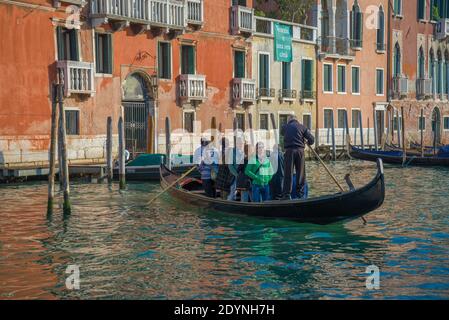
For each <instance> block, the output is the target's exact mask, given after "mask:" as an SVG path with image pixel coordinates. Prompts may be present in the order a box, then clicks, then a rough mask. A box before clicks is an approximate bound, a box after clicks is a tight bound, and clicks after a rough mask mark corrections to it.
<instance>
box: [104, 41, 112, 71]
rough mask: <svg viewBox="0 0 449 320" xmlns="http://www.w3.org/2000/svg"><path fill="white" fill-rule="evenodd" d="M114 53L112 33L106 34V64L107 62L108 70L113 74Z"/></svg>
mask: <svg viewBox="0 0 449 320" xmlns="http://www.w3.org/2000/svg"><path fill="white" fill-rule="evenodd" d="M112 57H113V54H112V35H111V34H107V35H106V50H105V57H104V59H105V62H106V63H105V64H106V72H107V73H110V74H112V65H113V58H112Z"/></svg>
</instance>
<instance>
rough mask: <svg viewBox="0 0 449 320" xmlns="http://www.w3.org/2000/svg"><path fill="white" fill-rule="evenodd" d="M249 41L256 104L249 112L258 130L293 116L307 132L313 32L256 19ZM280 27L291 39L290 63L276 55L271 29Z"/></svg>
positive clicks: (311, 119) (312, 105) (312, 112)
mask: <svg viewBox="0 0 449 320" xmlns="http://www.w3.org/2000/svg"><path fill="white" fill-rule="evenodd" d="M255 23H256V32H255V34H254V36H253V38H252V53H253V57H252V63H253V66H252V70H253V75H254V79H255V80H256V86H257V102H256V104H255V105H254V106H253V107H252V108H251V109H252V110H253V113H254V114H255V115H256V117H255V118H256V119H258V121H257V126H256V127H255V128H256V129H259V130H270V129H271V128H272V124H271V119H270V114H273V115H274V118H275V122H276V127H277V128H280V127H281V126H282V125H283V124H285V123H286V122H287V117H288V115H289V114H294V115H296V116H297V118H298V119H299V120H300V121H302V122H303V123H304V124H305V125H306V126H307V127H309V128H310V129H312V128H315V118H316V77H315V69H316V53H315V45H316V34H317V33H316V31H317V30H316V28H314V27H311V26H305V25H299V24H293V23H288V22H285V21H279V20H274V19H268V18H262V17H256V18H255ZM277 27H282V28H284V30H286V32H288V34H289V35H290V37H291V42H290V43H291V59H287V61H282V60H281V59H278V57H277V54H276V40H275V28H277Z"/></svg>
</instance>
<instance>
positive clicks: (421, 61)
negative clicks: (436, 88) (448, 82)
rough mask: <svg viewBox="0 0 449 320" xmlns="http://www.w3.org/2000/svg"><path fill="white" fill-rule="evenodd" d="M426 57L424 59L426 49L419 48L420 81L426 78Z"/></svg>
mask: <svg viewBox="0 0 449 320" xmlns="http://www.w3.org/2000/svg"><path fill="white" fill-rule="evenodd" d="M424 70H425V57H424V49H423V48H422V47H420V48H419V52H418V79H424V78H425V71H424Z"/></svg>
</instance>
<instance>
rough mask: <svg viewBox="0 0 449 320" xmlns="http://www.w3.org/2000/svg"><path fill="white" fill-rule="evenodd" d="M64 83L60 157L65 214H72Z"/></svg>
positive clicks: (60, 89) (61, 88)
mask: <svg viewBox="0 0 449 320" xmlns="http://www.w3.org/2000/svg"><path fill="white" fill-rule="evenodd" d="M63 97H64V84H59V85H58V102H59V139H60V141H61V142H60V144H59V146H60V150H59V153H60V159H61V163H60V164H59V172H60V174H61V172H62V190H63V193H64V204H63V212H64V214H70V212H71V211H72V206H71V204H70V181H69V163H68V160H67V141H66V129H65V123H66V120H65V112H64V100H63Z"/></svg>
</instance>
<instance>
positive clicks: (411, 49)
mask: <svg viewBox="0 0 449 320" xmlns="http://www.w3.org/2000/svg"><path fill="white" fill-rule="evenodd" d="M390 8H391V11H390V19H391V26H392V32H391V54H390V57H389V59H390V63H391V65H392V68H391V74H390V77H391V90H390V97H391V108H390V112H389V113H390V118H391V119H392V123H391V128H392V130H391V131H392V132H393V135H392V136H390V137H389V139H391V140H392V141H393V142H394V143H398V142H401V136H402V134H399V135H398V134H397V133H398V129H399V130H400V129H401V122H402V120H401V108H402V107H403V108H404V120H405V121H404V122H405V130H404V131H405V138H406V144H408V143H409V142H416V143H418V144H420V143H421V130H422V131H423V137H424V143H425V144H426V145H431V146H432V145H433V144H434V143H435V144H437V145H438V144H447V143H449V101H448V94H449V46H448V44H447V37H448V36H449V29H448V22H449V20H448V19H449V1H447V0H445V1H425V0H417V1H400V0H399V1H398V0H391V1H390ZM421 110H422V111H423V118H421ZM398 119H399V121H398ZM399 133H400V131H399Z"/></svg>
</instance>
